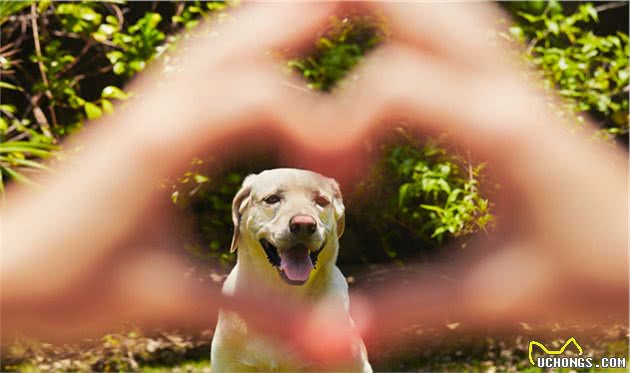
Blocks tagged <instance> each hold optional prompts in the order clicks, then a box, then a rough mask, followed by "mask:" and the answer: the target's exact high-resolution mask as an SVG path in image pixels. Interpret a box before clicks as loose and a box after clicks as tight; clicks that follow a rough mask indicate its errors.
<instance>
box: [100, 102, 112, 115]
mask: <svg viewBox="0 0 630 373" xmlns="http://www.w3.org/2000/svg"><path fill="white" fill-rule="evenodd" d="M101 106H102V107H103V112H105V114H112V113H113V112H114V105H112V103H111V101H109V100H106V99H102V100H101Z"/></svg>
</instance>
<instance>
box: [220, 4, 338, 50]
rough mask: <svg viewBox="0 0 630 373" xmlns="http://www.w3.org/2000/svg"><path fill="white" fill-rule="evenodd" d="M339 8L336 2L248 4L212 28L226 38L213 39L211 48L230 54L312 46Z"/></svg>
mask: <svg viewBox="0 0 630 373" xmlns="http://www.w3.org/2000/svg"><path fill="white" fill-rule="evenodd" d="M336 9H337V4H336V3H335V2H299V3H264V4H260V3H256V4H246V5H245V6H244V7H243V8H241V9H238V10H236V11H234V12H233V13H231V14H230V18H231V19H230V20H229V21H228V22H226V23H225V24H223V25H221V26H220V27H218V28H216V29H214V30H213V31H214V35H217V34H218V35H220V36H226V37H222V38H221V39H220V40H216V39H215V40H212V49H211V50H212V51H215V53H221V55H231V54H233V53H234V52H242V51H248V52H249V53H251V52H263V53H264V52H267V51H269V50H274V49H281V48H298V49H301V48H303V47H305V46H311V45H312V44H313V43H312V41H313V39H314V37H315V36H316V35H317V33H318V31H320V30H321V29H322V27H323V25H325V23H326V22H327V21H328V20H329V17H330V16H331V15H332V14H334V12H335V10H336ZM210 27H213V26H212V25H211V26H210ZM217 42H218V43H217Z"/></svg>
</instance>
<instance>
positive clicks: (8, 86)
mask: <svg viewBox="0 0 630 373" xmlns="http://www.w3.org/2000/svg"><path fill="white" fill-rule="evenodd" d="M0 88H6V89H11V90H14V91H23V90H24V89H22V87H18V86H15V85H13V84H9V83H7V82H3V81H0Z"/></svg>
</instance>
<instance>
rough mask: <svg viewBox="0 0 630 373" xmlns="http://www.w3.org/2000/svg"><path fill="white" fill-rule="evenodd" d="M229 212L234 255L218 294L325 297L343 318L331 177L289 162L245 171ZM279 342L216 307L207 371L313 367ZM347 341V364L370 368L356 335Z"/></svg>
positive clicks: (339, 218) (344, 293)
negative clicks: (349, 346) (352, 341)
mask: <svg viewBox="0 0 630 373" xmlns="http://www.w3.org/2000/svg"><path fill="white" fill-rule="evenodd" d="M232 218H233V221H234V238H233V241H232V250H236V249H237V248H238V260H237V264H236V266H235V267H234V269H233V270H232V272H231V273H230V275H229V276H228V278H227V279H226V281H225V284H224V285H223V292H224V293H225V294H227V295H234V294H238V293H239V292H240V291H244V292H248V291H251V290H252V289H253V290H256V291H258V290H260V291H265V290H270V291H272V292H273V293H276V294H277V293H280V294H284V295H286V296H287V297H293V298H301V299H308V300H309V301H310V302H316V303H317V302H326V305H327V306H328V305H331V306H332V307H334V310H338V311H339V312H343V313H345V315H347V317H348V318H349V313H348V305H349V297H348V285H347V283H346V280H345V278H344V276H343V275H342V273H341V271H340V270H339V269H338V268H337V267H336V265H335V261H336V259H337V252H338V250H339V244H338V239H339V237H340V236H341V234H342V233H343V230H344V224H345V223H344V206H343V203H342V201H341V193H340V191H339V187H338V185H337V183H336V182H335V181H334V180H332V179H329V178H326V177H324V176H322V175H319V174H316V173H314V172H310V171H305V170H296V169H275V170H269V171H264V172H262V173H260V174H258V175H250V176H248V177H247V178H246V179H245V181H244V182H243V186H242V187H241V190H240V191H239V192H238V193H237V195H236V196H235V197H234V201H233V203H232ZM334 312H337V311H334ZM342 316H343V315H342ZM276 321H277V320H276ZM287 345H288V344H287ZM287 345H285V344H283V343H278V342H277V341H274V340H272V339H270V338H269V337H266V336H263V335H260V334H258V333H256V332H255V331H252V330H250V329H249V328H248V327H247V324H246V323H245V322H244V321H243V320H242V319H241V318H240V317H239V316H238V315H236V314H234V313H231V312H220V314H219V321H218V323H217V327H216V330H215V334H214V337H213V340H212V370H213V372H215V373H221V372H242V371H304V370H305V371H313V370H317V369H318V368H317V367H315V366H313V365H311V364H309V363H308V362H305V361H302V360H300V359H298V358H297V356H296V354H294V353H292V351H291V350H290V349H289V347H287ZM354 347H355V348H354V349H353V350H354V351H355V353H354V354H353V356H351V357H349V360H351V361H353V362H354V363H353V364H352V366H351V367H350V370H352V371H357V372H371V371H372V369H371V367H370V364H369V363H368V360H367V352H366V350H365V346H364V345H363V342H362V341H361V340H357V341H356V345H355V346H354Z"/></svg>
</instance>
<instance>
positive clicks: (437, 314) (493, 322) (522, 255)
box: [351, 245, 627, 349]
mask: <svg viewBox="0 0 630 373" xmlns="http://www.w3.org/2000/svg"><path fill="white" fill-rule="evenodd" d="M503 249H504V250H500V251H498V252H494V253H493V254H492V255H491V256H488V257H486V258H477V260H474V261H471V260H470V259H471V258H465V259H466V260H462V261H459V262H458V263H453V264H450V265H448V266H443V267H437V268H436V267H434V271H432V273H423V274H420V275H416V276H414V277H409V276H408V277H406V278H404V279H399V278H396V277H392V276H390V280H389V282H388V283H387V284H385V285H383V286H382V287H380V288H379V289H375V290H372V291H371V292H364V293H362V294H361V295H362V296H363V297H364V299H370V302H369V307H370V313H371V314H373V315H375V317H374V318H372V320H371V321H370V322H369V324H368V325H364V326H362V328H363V329H365V330H366V333H365V334H364V335H363V337H364V339H365V340H366V343H367V344H368V345H369V346H371V348H376V349H378V348H379V347H380V346H389V347H391V346H392V345H395V346H400V345H403V344H404V343H406V342H409V340H410V339H413V340H414V341H416V342H418V341H422V340H423V338H431V337H432V336H433V333H424V334H423V333H418V334H416V333H405V332H404V330H408V329H409V328H413V327H414V326H416V327H418V326H420V327H421V328H422V329H424V330H435V331H436V332H437V333H439V331H440V330H444V331H446V330H447V329H446V328H447V324H455V325H456V327H457V329H458V331H459V332H463V333H470V334H478V333H485V334H487V333H491V334H492V335H498V334H503V333H508V334H509V333H513V332H518V331H519V330H520V328H521V325H520V323H521V322H527V323H530V324H539V325H541V326H543V327H545V326H546V325H553V324H554V323H560V324H572V323H576V324H581V323H592V322H605V321H608V322H615V321H617V320H621V319H623V318H624V317H625V313H624V310H627V306H623V307H620V304H621V301H622V299H619V297H617V300H618V301H619V303H618V304H617V307H610V305H611V303H610V302H607V303H606V304H605V305H600V304H597V303H598V302H593V301H592V298H590V296H586V297H585V296H584V295H585V294H578V292H576V291H575V288H576V284H575V283H573V284H570V283H567V282H566V281H565V279H566V277H565V275H566V274H565V273H564V272H563V268H562V266H558V265H557V263H552V264H551V263H549V262H548V261H547V260H545V258H542V257H540V256H539V255H531V254H530V252H533V250H532V249H531V248H530V247H527V245H520V246H519V245H511V246H510V247H504V248H503ZM479 259H481V260H479ZM425 271H426V269H425ZM607 295H610V294H607ZM354 296H355V294H354V293H353V294H352V296H351V299H352V298H353V297H354ZM602 298H605V296H600V297H597V299H598V301H599V300H601V299H602ZM623 300H626V301H627V297H625V298H624V299H623ZM612 311H614V312H612ZM611 312H612V313H611ZM612 315H614V316H616V317H617V319H614V317H613V318H609V317H610V316H612ZM376 317H378V319H377V320H374V319H375V318H376ZM422 329H421V330H420V331H422Z"/></svg>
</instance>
